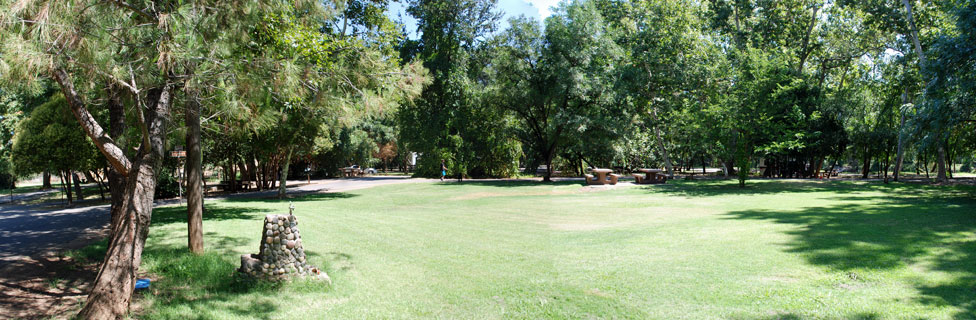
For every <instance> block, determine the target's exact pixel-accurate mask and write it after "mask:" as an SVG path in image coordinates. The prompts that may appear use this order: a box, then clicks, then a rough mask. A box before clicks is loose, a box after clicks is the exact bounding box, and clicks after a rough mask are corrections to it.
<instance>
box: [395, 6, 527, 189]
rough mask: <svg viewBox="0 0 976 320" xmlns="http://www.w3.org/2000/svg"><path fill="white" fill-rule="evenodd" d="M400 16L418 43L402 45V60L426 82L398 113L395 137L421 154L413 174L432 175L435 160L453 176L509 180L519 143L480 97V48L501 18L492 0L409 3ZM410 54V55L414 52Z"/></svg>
mask: <svg viewBox="0 0 976 320" xmlns="http://www.w3.org/2000/svg"><path fill="white" fill-rule="evenodd" d="M408 4H409V7H408V9H407V12H409V13H410V14H411V15H413V16H414V17H415V18H417V20H418V21H417V27H418V31H419V32H420V33H421V35H420V39H419V40H418V42H417V43H412V42H410V41H408V42H405V43H404V44H403V45H402V46H401V48H402V52H401V56H403V57H406V61H415V60H421V61H423V66H424V67H425V68H427V69H428V70H429V72H430V76H431V78H432V80H431V82H430V83H429V84H428V85H426V86H425V87H424V88H423V91H422V93H421V94H420V96H419V99H417V101H414V102H412V103H407V104H405V105H403V106H402V107H401V108H400V111H399V112H398V114H397V119H398V122H399V127H400V133H399V134H398V136H399V137H400V138H401V140H402V141H403V143H404V144H405V145H406V146H407V148H408V149H410V150H413V151H416V152H418V153H420V154H421V157H420V163H419V165H418V170H417V174H419V175H423V176H435V175H437V174H439V173H440V163H441V160H446V163H447V166H448V171H449V173H450V174H452V175H457V177H458V179H461V177H463V176H465V175H467V176H496V177H497V176H501V177H504V176H508V175H511V174H512V173H513V172H514V168H515V167H516V166H515V164H516V160H517V159H518V155H519V154H518V151H519V146H518V144H517V143H515V141H514V139H512V138H511V137H510V136H508V135H507V134H506V129H507V123H506V118H505V117H504V115H503V114H502V113H501V112H498V110H497V109H496V108H494V107H492V106H491V105H489V104H488V103H487V102H486V101H485V100H484V96H483V95H482V94H483V84H484V83H483V76H484V72H483V71H484V66H485V65H487V61H488V59H489V58H490V57H488V55H487V54H486V53H487V52H488V49H487V48H486V47H485V46H484V42H485V41H486V40H487V39H486V37H487V36H488V35H489V34H490V33H491V32H492V31H493V30H494V28H495V27H496V24H497V21H498V18H499V16H500V13H498V12H496V11H495V10H494V8H495V1H494V0H461V1H434V0H411V1H409V2H408ZM414 50H415V51H414Z"/></svg>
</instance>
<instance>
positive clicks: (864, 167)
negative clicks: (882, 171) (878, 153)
mask: <svg viewBox="0 0 976 320" xmlns="http://www.w3.org/2000/svg"><path fill="white" fill-rule="evenodd" d="M863 160H864V161H863V163H862V164H861V179H867V178H868V174H870V173H871V153H870V152H868V149H864V158H863Z"/></svg>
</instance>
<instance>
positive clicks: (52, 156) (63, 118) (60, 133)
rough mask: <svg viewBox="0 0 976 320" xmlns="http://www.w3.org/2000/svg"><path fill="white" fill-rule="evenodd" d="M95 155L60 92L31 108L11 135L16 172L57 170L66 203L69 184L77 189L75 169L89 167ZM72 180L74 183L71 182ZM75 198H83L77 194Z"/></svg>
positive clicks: (70, 197) (78, 188) (70, 188)
mask: <svg viewBox="0 0 976 320" xmlns="http://www.w3.org/2000/svg"><path fill="white" fill-rule="evenodd" d="M96 156H97V154H96V151H95V149H94V148H93V146H92V144H91V142H89V141H88V140H87V139H86V138H85V135H84V132H82V131H81V127H79V126H78V122H77V121H75V119H74V118H73V117H72V115H71V112H70V111H69V110H68V108H67V102H66V101H65V99H64V97H63V96H61V95H60V94H55V95H53V96H51V98H50V100H48V101H47V102H45V103H44V104H41V105H40V106H38V107H37V108H34V110H33V111H31V113H30V115H29V116H28V117H27V118H25V119H24V120H23V122H22V123H21V124H20V126H19V128H18V130H17V133H16V135H15V136H14V138H13V148H12V157H11V158H12V159H13V160H14V161H13V165H14V168H15V170H14V172H16V173H17V174H18V175H21V176H23V175H29V174H37V173H41V172H57V173H58V175H59V176H60V177H61V181H62V182H63V183H64V185H65V193H66V194H67V198H68V205H71V203H72V185H73V184H74V185H75V186H76V188H75V190H79V191H78V192H80V187H79V186H77V181H76V180H73V179H72V178H73V177H74V176H76V174H74V172H75V171H81V170H89V169H91V167H90V165H91V164H92V163H94V162H95V160H94V159H95V158H96ZM72 181H74V183H72ZM78 192H76V193H75V195H76V196H77V198H78V199H79V200H80V199H83V197H82V196H81V194H79V193H78Z"/></svg>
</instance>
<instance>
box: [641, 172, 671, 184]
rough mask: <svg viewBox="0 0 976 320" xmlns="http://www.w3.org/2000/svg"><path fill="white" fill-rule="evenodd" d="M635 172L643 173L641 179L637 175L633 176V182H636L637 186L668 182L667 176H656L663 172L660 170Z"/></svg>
mask: <svg viewBox="0 0 976 320" xmlns="http://www.w3.org/2000/svg"><path fill="white" fill-rule="evenodd" d="M637 171H640V172H643V173H644V176H643V177H642V176H640V175H638V174H635V175H634V180H636V181H637V184H657V183H664V182H665V181H667V180H668V177H667V176H665V175H663V174H662V175H658V174H659V173H661V172H664V171H663V170H660V169H647V168H643V169H637Z"/></svg>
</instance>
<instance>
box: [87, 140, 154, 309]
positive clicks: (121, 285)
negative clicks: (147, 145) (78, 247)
mask: <svg viewBox="0 0 976 320" xmlns="http://www.w3.org/2000/svg"><path fill="white" fill-rule="evenodd" d="M160 141H162V139H160ZM159 158H161V157H155V156H151V155H149V154H146V155H144V156H143V157H142V159H141V160H137V161H136V162H135V163H133V165H134V168H132V171H131V172H129V176H128V177H127V179H126V183H125V191H124V196H123V197H124V198H125V199H124V205H123V208H122V212H123V214H122V217H121V220H120V221H119V223H118V224H117V225H114V226H113V227H112V229H113V230H112V234H113V235H115V236H114V237H112V238H111V239H110V241H109V245H108V251H107V252H106V253H105V260H103V261H102V264H101V266H100V268H99V271H98V275H97V276H96V277H95V283H94V285H93V287H92V290H91V292H90V293H89V294H88V301H87V302H86V304H85V308H84V309H82V310H81V313H79V318H83V319H120V318H124V317H125V316H126V314H128V312H129V304H130V302H131V298H132V292H133V291H134V290H135V277H136V273H137V271H138V269H139V264H140V263H141V262H142V250H143V247H144V246H145V244H146V237H147V236H148V235H149V223H150V218H151V216H152V205H153V193H154V192H155V190H156V170H155V169H154V167H158V166H159V164H160V163H161V161H159Z"/></svg>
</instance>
